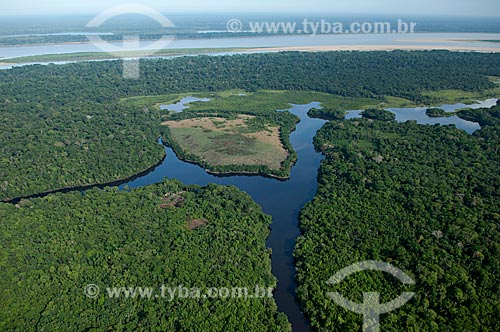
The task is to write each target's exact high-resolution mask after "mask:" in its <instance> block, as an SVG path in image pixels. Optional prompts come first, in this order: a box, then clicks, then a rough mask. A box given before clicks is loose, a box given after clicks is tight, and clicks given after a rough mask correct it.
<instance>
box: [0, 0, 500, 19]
mask: <svg viewBox="0 0 500 332" xmlns="http://www.w3.org/2000/svg"><path fill="white" fill-rule="evenodd" d="M129 2H135V3H141V4H144V5H147V6H150V7H153V8H155V9H158V10H160V11H162V12H165V13H168V12H266V13H271V12H272V13H290V12H294V13H297V12H299V13H329V14H335V13H338V14H343V13H356V14H371V13H373V14H407V15H410V14H433V15H466V16H500V0H412V1H406V0H247V1H237V0H150V1H144V0H142V1H141V0H139V1H127V0H73V1H72V0H0V15H2V14H4V15H6V14H7V15H17V14H20V15H32V14H49V13H57V14H60V13H72V14H95V13H98V12H100V11H102V10H104V9H107V8H109V7H112V6H116V5H120V4H124V3H129ZM0 24H1V22H0Z"/></svg>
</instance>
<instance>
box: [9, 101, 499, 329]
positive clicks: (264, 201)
mask: <svg viewBox="0 0 500 332" xmlns="http://www.w3.org/2000/svg"><path fill="white" fill-rule="evenodd" d="M207 101H209V99H200V98H193V97H187V98H184V99H183V100H181V101H180V102H179V103H176V104H174V105H163V107H162V108H163V109H169V110H172V111H175V112H182V111H183V110H184V109H186V108H188V107H189V106H188V104H189V103H191V102H207ZM496 102H497V99H489V100H485V101H482V102H479V103H477V104H475V105H464V104H455V105H443V106H442V108H443V109H445V110H446V111H448V112H453V111H455V110H457V109H460V108H466V107H470V108H480V107H491V106H493V105H495V104H496ZM291 106H292V107H291V109H289V111H290V112H291V113H292V114H294V115H296V116H298V117H299V118H300V122H299V123H298V124H297V128H296V130H295V131H294V132H293V133H292V134H291V135H290V141H291V143H292V145H293V147H294V149H295V150H296V151H297V154H298V161H297V163H296V164H295V166H294V167H293V168H292V171H291V175H290V178H289V179H288V180H286V181H280V180H277V179H272V178H267V177H263V176H242V175H235V176H226V177H218V176H214V175H210V174H208V173H207V172H206V171H205V170H204V169H203V168H201V167H199V166H197V165H194V164H191V163H187V162H184V161H182V160H180V159H179V158H177V156H176V155H175V153H174V152H173V150H172V149H171V148H169V147H165V151H166V158H165V159H164V160H163V162H162V163H161V164H160V165H158V166H157V167H155V168H154V169H152V170H150V171H149V172H146V173H144V174H141V175H138V176H137V177H135V178H134V179H133V180H129V181H122V182H120V183H113V184H107V185H95V186H89V187H85V188H72V189H64V190H58V191H54V192H69V191H72V190H81V191H82V192H83V191H85V190H86V189H90V188H95V187H106V186H110V185H113V186H118V185H119V188H120V189H122V190H126V189H129V188H130V189H133V188H139V187H143V186H147V185H151V184H155V183H159V182H161V181H163V179H165V178H171V179H178V180H180V181H182V182H183V183H186V184H197V185H201V186H205V185H207V184H209V183H217V184H220V185H232V186H236V187H238V188H240V189H241V190H242V191H244V192H246V193H248V194H249V195H250V196H251V197H252V198H253V199H254V201H255V202H256V203H257V204H259V205H260V206H261V207H262V209H263V211H264V212H265V213H267V214H269V215H271V216H272V218H273V222H272V226H271V234H270V236H269V238H268V240H267V246H268V247H269V248H271V249H272V272H273V274H274V275H275V276H276V277H277V278H278V287H277V289H276V291H275V299H276V303H277V305H278V309H279V310H280V311H282V312H284V313H286V314H287V316H288V319H289V320H290V322H291V323H292V326H293V331H294V332H307V331H309V330H310V327H309V323H308V321H307V320H306V319H305V317H304V315H303V314H302V312H301V309H300V305H299V304H298V303H297V302H296V296H295V295H296V293H295V291H296V283H295V265H294V261H293V250H294V246H295V242H296V239H297V237H298V236H299V235H300V231H299V227H298V215H299V213H300V210H301V209H302V208H303V207H304V205H305V204H306V203H307V202H309V201H310V200H311V199H312V198H313V197H314V195H315V194H316V191H317V188H318V183H317V174H318V169H319V166H320V163H321V160H322V159H323V156H322V154H321V153H319V152H317V151H315V149H314V146H313V138H314V136H315V135H316V132H317V131H318V130H319V129H320V128H321V127H322V126H323V124H324V123H325V122H326V121H324V120H320V119H313V118H310V117H309V116H308V115H307V112H308V111H309V110H310V109H312V108H319V107H320V104H319V103H317V102H313V103H310V104H307V105H291ZM425 110H426V109H425V108H407V109H389V111H391V112H393V113H395V114H396V120H397V121H399V122H405V121H408V120H414V121H417V122H418V123H421V124H437V123H439V124H442V125H449V124H453V125H455V126H456V127H457V128H459V129H461V130H465V131H467V132H469V133H473V132H474V131H475V130H477V129H480V127H479V125H478V124H477V123H473V122H469V121H465V120H462V119H460V118H458V117H457V116H451V117H445V118H431V117H429V116H427V115H426V114H425ZM359 117H361V111H349V112H347V115H346V119H355V118H359ZM48 194H49V193H45V194H39V195H34V196H33V197H43V196H46V195H48ZM18 200H19V199H16V200H13V201H12V202H13V203H15V202H17V201H18Z"/></svg>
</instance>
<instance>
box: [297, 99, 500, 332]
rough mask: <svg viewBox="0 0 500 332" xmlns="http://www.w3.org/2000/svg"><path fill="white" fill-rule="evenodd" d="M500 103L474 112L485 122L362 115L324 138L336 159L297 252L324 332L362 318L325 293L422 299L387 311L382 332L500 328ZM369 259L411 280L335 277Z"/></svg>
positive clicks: (329, 127) (326, 166)
mask: <svg viewBox="0 0 500 332" xmlns="http://www.w3.org/2000/svg"><path fill="white" fill-rule="evenodd" d="M499 110H500V106H496V107H493V108H492V109H481V110H477V111H476V110H474V111H464V112H463V113H464V115H465V114H466V115H467V116H468V117H469V118H471V120H477V119H478V118H479V119H482V120H481V122H482V124H483V125H484V126H485V127H484V128H482V129H481V130H480V131H477V132H476V133H474V135H472V136H471V135H468V134H466V133H465V132H463V131H461V130H457V129H455V128H454V127H453V126H439V125H435V126H430V125H418V124H416V123H415V122H413V121H410V122H407V123H396V122H395V121H393V122H386V121H379V120H375V121H374V120H369V119H356V120H348V121H347V120H343V121H332V122H330V123H328V124H326V125H325V126H324V127H323V128H322V129H321V130H320V131H319V133H318V135H317V137H316V138H315V145H316V147H317V148H318V149H321V150H322V151H323V152H324V153H325V155H326V159H325V161H324V162H323V164H322V165H321V169H320V174H319V184H320V188H319V191H318V194H317V196H316V197H315V198H314V200H313V201H312V202H310V203H309V204H308V205H307V206H306V208H305V209H304V210H303V211H302V213H301V217H300V224H301V229H302V231H303V236H302V237H301V238H299V240H298V243H297V247H296V252H295V255H296V258H297V267H298V281H299V285H300V286H299V292H298V294H299V298H300V301H301V303H302V305H303V308H304V310H305V312H306V314H307V315H308V316H309V317H310V318H311V323H312V324H313V326H314V328H315V330H318V331H359V330H360V328H361V319H362V317H361V315H357V314H354V313H352V312H349V311H346V310H344V309H343V308H341V307H339V306H338V305H337V304H335V303H334V302H333V301H332V300H330V299H329V298H328V297H327V296H326V294H327V292H340V293H341V294H343V295H344V296H345V297H347V298H350V299H352V300H353V301H355V302H358V303H362V302H363V295H362V292H369V291H374V292H381V293H382V295H381V303H385V302H388V301H390V300H393V299H395V298H396V297H398V296H399V295H400V294H401V292H402V291H412V292H415V293H416V295H415V297H414V298H413V299H412V300H411V301H410V302H409V303H408V304H406V305H405V306H403V307H402V308H400V309H398V310H397V311H394V312H391V313H389V314H387V315H383V316H382V321H381V322H382V327H381V330H382V329H383V330H384V331H415V332H416V331H497V330H498V326H500V320H499V319H500V318H499V317H500V285H499V283H498V275H499V273H500V173H499V169H500V154H499V149H500V135H499V133H500V126H499V123H500V122H499V121H500V116H499V114H500V113H499ZM364 260H378V261H383V262H388V263H391V264H393V265H395V266H396V267H398V268H400V269H402V270H403V271H405V272H407V273H408V274H410V276H411V277H412V278H413V279H414V280H415V281H416V284H415V286H413V287H406V286H402V285H401V284H399V281H398V280H396V279H395V278H394V277H392V276H390V275H388V274H385V275H384V274H382V273H381V272H363V273H358V274H355V275H352V276H350V277H349V278H347V279H346V280H344V282H343V283H341V284H339V285H335V286H332V285H328V284H327V281H328V280H329V278H330V277H331V276H333V275H334V274H335V273H336V272H337V271H339V270H341V269H342V268H344V267H347V266H349V265H351V264H353V263H357V262H359V261H364Z"/></svg>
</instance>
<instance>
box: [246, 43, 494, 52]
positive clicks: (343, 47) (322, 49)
mask: <svg viewBox="0 0 500 332" xmlns="http://www.w3.org/2000/svg"><path fill="white" fill-rule="evenodd" d="M395 50H406V51H424V50H449V51H460V52H493V53H500V45H499V47H476V46H445V45H439V46H435V45H331V46H286V47H269V48H256V49H252V50H251V51H262V52H265V51H268V52H284V51H300V52H325V51H395Z"/></svg>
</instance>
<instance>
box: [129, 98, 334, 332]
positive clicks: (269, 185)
mask: <svg viewBox="0 0 500 332" xmlns="http://www.w3.org/2000/svg"><path fill="white" fill-rule="evenodd" d="M190 101H193V100H192V99H185V100H183V101H181V103H180V104H183V103H185V102H190ZM319 106H320V105H319V103H311V104H308V105H292V108H291V109H290V110H289V111H290V112H291V113H293V114H295V115H297V116H298V117H299V118H300V123H299V124H297V128H296V130H295V131H294V132H293V133H292V134H291V135H290V141H291V143H292V145H293V147H294V149H295V150H296V151H297V154H298V161H297V163H296V165H295V166H294V167H293V169H292V172H291V176H290V179H289V180H287V181H280V180H276V179H271V178H266V177H262V176H228V177H217V176H213V175H210V174H208V173H207V172H206V171H205V170H204V169H202V168H201V167H199V166H197V165H193V164H190V163H186V162H183V161H181V160H179V159H178V158H177V156H176V155H175V153H174V152H173V151H172V149H171V148H168V147H167V148H165V150H166V153H167V157H166V158H165V160H164V162H163V163H162V164H161V165H160V166H158V167H157V168H156V169H155V170H154V171H152V172H151V173H149V174H148V175H146V176H144V177H141V178H138V179H136V180H134V181H132V182H129V183H126V184H124V185H122V186H121V187H120V188H121V189H124V188H126V187H129V188H138V187H142V186H146V185H149V184H152V183H158V182H160V181H162V180H163V179H164V178H165V177H168V178H172V179H178V180H180V181H182V182H184V183H186V184H198V185H202V186H203V185H207V184H208V183H217V184H221V185H233V186H236V187H238V188H240V189H241V190H242V191H244V192H246V193H248V194H249V195H250V196H251V197H252V198H253V199H254V200H255V202H256V203H257V204H259V205H260V206H261V207H262V209H263V211H264V212H265V213H267V214H269V215H271V216H272V218H273V223H272V226H271V235H270V236H269V238H268V240H267V245H268V247H269V248H271V249H272V272H273V274H274V275H275V276H276V277H277V278H278V287H277V289H276V291H275V299H276V302H277V304H278V308H279V310H280V311H282V312H285V313H286V314H287V316H288V318H289V320H290V322H291V323H292V325H293V330H294V331H295V332H306V331H309V324H308V322H307V320H306V319H305V318H304V316H303V314H302V312H301V310H300V306H299V304H298V303H297V302H296V300H295V298H296V297H295V287H296V284H295V266H294V261H293V250H294V246H295V240H296V239H297V237H298V236H299V234H300V232H299V228H298V215H299V212H300V210H301V209H302V208H303V207H304V205H305V204H306V203H307V202H308V201H310V200H311V199H312V198H313V197H314V195H315V194H316V190H317V186H318V184H317V179H316V176H317V173H318V168H319V165H320V162H321V160H322V159H323V156H322V155H321V153H318V152H316V151H315V150H314V146H313V137H314V136H315V135H316V132H317V131H318V130H319V129H320V128H321V127H322V126H323V124H324V123H325V121H324V120H319V119H312V118H310V117H309V116H308V115H307V112H308V111H309V110H310V109H311V108H313V107H319ZM169 109H172V108H170V107H169ZM174 109H175V110H176V111H179V110H180V109H179V105H177V106H176V107H175V108H174Z"/></svg>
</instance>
